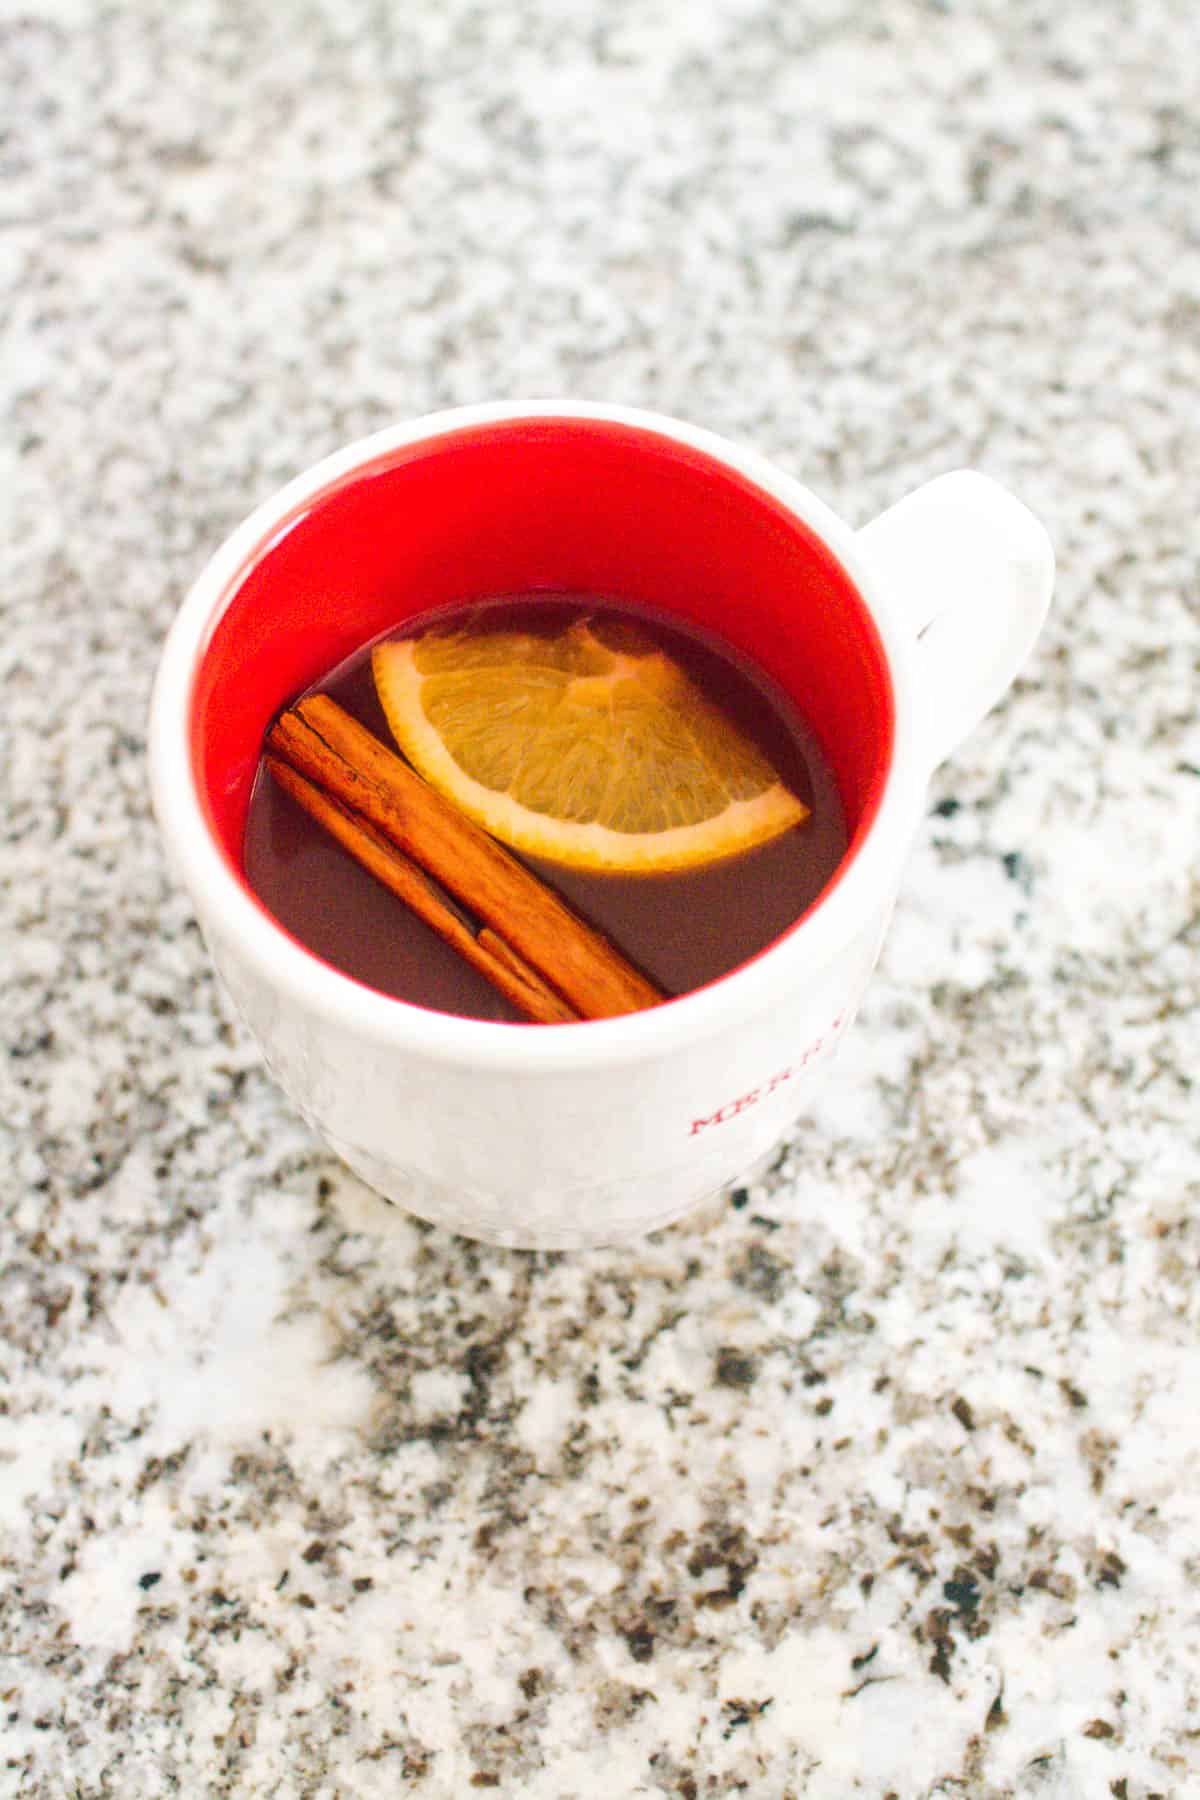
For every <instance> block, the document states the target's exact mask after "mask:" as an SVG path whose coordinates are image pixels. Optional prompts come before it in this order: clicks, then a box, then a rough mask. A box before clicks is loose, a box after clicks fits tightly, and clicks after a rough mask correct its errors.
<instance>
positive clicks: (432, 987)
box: [244, 595, 846, 1020]
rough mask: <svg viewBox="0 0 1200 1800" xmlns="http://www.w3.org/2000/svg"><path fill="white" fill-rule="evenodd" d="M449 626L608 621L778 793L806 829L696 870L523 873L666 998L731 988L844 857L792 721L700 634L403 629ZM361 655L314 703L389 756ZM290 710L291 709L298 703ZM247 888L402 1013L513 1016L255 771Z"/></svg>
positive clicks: (598, 604)
mask: <svg viewBox="0 0 1200 1800" xmlns="http://www.w3.org/2000/svg"><path fill="white" fill-rule="evenodd" d="M459 612H461V614H462V616H463V618H464V620H465V619H466V618H467V617H468V616H469V617H470V619H471V621H472V622H475V621H478V620H479V619H480V616H481V612H482V613H483V615H484V616H485V618H486V619H487V622H488V623H490V624H493V625H497V626H500V627H502V628H509V627H510V626H518V625H519V626H527V625H529V624H530V623H533V624H534V625H535V626H537V625H538V624H539V623H540V624H543V625H545V626H547V627H552V626H555V625H559V624H562V623H564V622H566V621H567V620H569V619H570V618H572V617H576V616H579V615H582V614H586V615H587V616H589V617H591V618H593V619H600V620H603V619H605V618H606V617H611V616H612V615H614V614H619V615H621V616H622V617H624V618H627V619H630V620H633V621H635V622H636V623H637V624H638V625H639V626H640V627H641V628H643V629H644V630H647V631H648V632H649V633H650V634H651V635H652V636H653V637H654V638H655V639H656V641H657V643H658V644H659V645H660V646H661V648H662V649H663V650H664V651H665V652H666V653H667V654H668V655H669V656H670V657H672V658H673V659H674V660H675V661H676V662H677V663H678V664H679V665H680V666H681V667H682V668H683V669H684V671H685V672H686V674H687V675H688V676H689V677H690V678H691V680H692V681H693V682H694V683H695V684H696V686H697V687H699V688H700V689H701V690H702V692H703V693H704V694H705V695H706V697H707V698H708V699H709V700H710V701H712V702H713V703H714V704H716V705H717V706H719V707H720V708H721V710H722V711H723V712H724V713H726V714H727V715H728V716H729V717H730V718H731V719H732V720H733V721H734V722H735V723H736V724H737V726H738V727H739V728H740V729H741V731H742V732H744V733H745V734H746V735H747V736H748V737H750V738H751V739H752V740H753V741H754V742H755V743H756V744H757V746H758V747H759V749H760V750H761V751H762V752H763V753H764V754H765V755H766V757H767V758H768V759H769V761H770V762H771V763H772V764H773V765H774V767H775V769H776V770H777V772H778V774H779V776H780V778H781V780H782V781H783V782H784V784H785V785H786V786H787V787H788V788H790V789H791V791H792V792H793V793H794V794H795V795H796V796H797V798H798V799H800V800H801V801H803V802H804V803H805V804H806V805H807V806H808V807H809V808H810V815H809V817H808V818H807V819H806V820H805V822H804V823H803V824H801V825H799V826H795V827H793V828H790V829H789V830H787V831H785V832H784V833H783V834H782V835H780V836H778V837H776V838H774V839H772V840H771V841H770V842H769V843H766V844H763V845H760V846H759V847H757V848H755V849H752V850H749V851H746V852H744V853H742V854H741V855H738V856H734V857H731V858H728V859H726V860H723V861H720V862H716V863H713V864H710V865H708V866H706V867H701V868H697V869H691V870H686V871H682V872H678V873H670V874H654V875H615V874H608V873H603V874H602V873H593V872H590V871H584V870H579V869H572V868H566V867H564V866H562V865H561V864H555V863H551V862H548V861H545V860H542V859H535V858H532V857H526V858H524V859H523V860H524V861H526V863H527V864H528V866H529V867H530V868H531V869H532V870H533V871H534V872H535V873H536V874H537V875H538V876H539V877H540V878H541V879H542V880H543V881H544V882H545V883H546V884H547V885H549V886H551V887H552V888H554V889H555V890H556V891H557V892H558V893H559V894H560V895H561V896H562V897H563V899H565V900H566V901H567V902H568V903H569V905H570V906H572V907H573V908H574V910H575V911H576V912H577V913H579V914H581V915H582V916H583V917H584V918H585V919H587V920H588V921H590V922H591V923H592V924H594V925H596V926H598V927H599V928H600V929H601V930H602V931H604V932H605V933H606V934H607V935H608V936H609V937H610V938H611V939H612V941H613V942H614V943H615V944H616V945H618V946H619V947H620V949H621V950H622V951H623V952H624V954H625V955H626V956H627V957H628V958H629V959H630V960H631V961H632V962H633V963H635V964H636V965H637V966H638V967H639V968H641V969H642V970H643V971H644V972H645V973H646V974H647V975H648V976H650V978H651V979H652V980H653V981H655V982H656V983H657V984H658V985H659V987H661V988H662V989H663V990H664V991H665V992H666V993H667V994H669V995H678V994H682V993H686V992H688V991H689V990H691V989H693V988H697V987H701V986H703V985H704V984H705V983H707V982H709V981H712V980H715V979H716V978H718V977H719V976H721V975H725V974H727V973H729V971H730V970H732V969H734V968H736V967H737V966H738V964H739V963H742V962H745V961H746V960H747V959H748V958H749V957H752V956H754V955H755V954H757V952H759V951H760V950H762V949H764V948H765V947H766V946H767V945H768V944H770V943H771V942H772V941H773V940H774V939H775V938H777V937H779V936H780V935H781V933H783V932H784V931H786V930H787V929H788V927H789V926H790V925H792V924H793V923H794V922H795V920H796V919H797V918H799V916H800V915H801V914H802V913H803V912H804V911H805V910H806V909H807V908H808V906H809V905H810V904H811V903H812V902H813V900H815V899H816V897H817V895H818V894H819V893H820V892H821V890H822V888H823V887H824V886H825V885H826V883H827V882H828V881H829V880H830V878H831V876H832V875H833V873H834V871H835V869H836V868H837V865H838V863H839V862H840V861H841V858H842V856H843V855H844V853H845V850H846V830H845V824H844V820H843V814H842V808H841V804H840V801H839V798H838V793H837V789H836V786H835V784H834V780H833V776H832V774H831V772H830V769H829V767H828V764H827V762H826V759H825V757H824V754H823V753H822V750H821V748H820V745H819V744H818V743H817V741H816V739H815V737H814V735H813V733H812V732H811V731H810V730H809V729H808V727H807V726H806V725H805V723H804V721H803V720H802V719H801V718H800V716H799V714H798V713H797V711H796V709H795V707H794V705H793V704H792V703H791V702H790V701H789V700H788V698H787V697H786V695H784V694H783V693H782V692H781V691H780V690H779V688H778V687H776V686H775V685H774V684H773V683H772V682H771V681H770V680H769V679H768V678H767V677H766V676H765V675H763V674H762V673H761V671H759V670H758V669H757V668H756V667H754V666H753V665H752V664H750V663H749V662H748V661H747V660H746V659H745V658H744V657H743V656H742V655H740V654H739V653H738V652H735V651H733V650H732V649H730V648H729V647H728V646H726V645H723V644H722V643H720V642H719V641H718V640H717V639H716V638H714V637H712V636H710V635H709V634H707V633H701V632H700V631H699V630H697V629H696V628H694V627H692V626H690V625H689V626H682V625H681V624H680V623H679V622H678V621H675V620H671V621H668V620H666V619H664V618H661V617H659V616H658V615H656V614H653V613H651V612H648V611H647V610H645V609H643V608H641V607H633V606H629V605H626V604H625V603H621V602H616V601H613V600H610V599H607V598H605V599H599V598H595V597H592V596H588V595H554V596H545V595H538V596H528V597H526V596H521V597H516V598H511V597H510V598H507V599H504V600H497V601H492V602H489V603H487V604H486V606H485V607H484V608H482V609H481V608H480V607H479V606H477V605H476V606H471V607H470V608H462V609H448V610H447V609H443V610H441V611H439V612H438V613H436V614H431V615H429V616H428V618H426V619H417V620H411V621H406V623H405V626H404V632H405V635H406V636H407V635H411V634H412V633H413V632H414V630H418V629H420V628H421V627H422V625H429V624H436V625H438V626H443V627H444V626H445V625H446V624H447V623H450V624H454V623H456V622H457V616H458V613H459ZM371 648H372V646H371V645H370V644H364V645H363V646H362V647H361V648H360V649H359V650H358V651H356V652H355V653H354V655H352V656H351V657H349V658H348V659H347V660H346V661H345V662H343V663H342V664H340V665H339V667H337V668H336V669H333V670H332V671H330V673H329V674H328V675H327V676H326V677H325V678H324V679H323V680H321V681H319V682H318V683H316V684H315V685H314V688H313V689H312V690H310V691H314V692H321V693H323V694H327V695H329V696H331V697H332V698H333V699H334V700H336V701H337V702H338V703H339V704H340V705H341V706H342V707H344V708H345V710H346V711H347V712H350V713H351V714H353V715H354V717H356V718H357V719H358V720H360V721H361V722H362V723H363V724H364V725H365V726H366V727H367V728H368V729H369V730H370V731H372V732H374V733H375V734H376V735H377V736H378V737H379V738H381V739H382V740H384V741H385V742H387V743H391V741H392V740H391V735H390V733H389V731H388V727H387V724H386V721H385V719H384V715H383V710H382V708H381V706H380V704H379V701H378V699H377V697H376V694H375V690H374V684H373V681H372V675H371V663H370V651H371ZM295 698H299V696H296V697H295ZM244 857H245V869H246V874H247V877H248V879H249V881H250V883H251V885H252V886H253V887H254V889H255V890H256V892H257V893H258V895H259V897H260V898H261V899H262V900H263V902H264V903H265V904H266V906H267V907H268V909H269V910H270V911H271V912H272V913H273V914H274V915H275V917H276V918H277V919H278V920H279V921H280V923H281V924H282V925H284V926H285V927H286V928H287V929H288V930H289V931H290V932H291V933H292V934H293V935H294V936H295V937H296V938H298V939H299V940H300V941H301V942H302V943H304V944H306V945H307V946H308V947H309V948H310V949H311V950H313V951H315V952H316V954H317V955H319V956H321V957H322V958H323V959H324V960H325V961H326V962H328V963H331V964H332V965H333V966H334V967H336V968H338V969H340V970H342V971H343V972H344V973H345V974H347V975H350V976H352V977H353V978H354V979H356V980H358V981H361V982H364V983H366V984H367V985H368V986H370V987H373V988H377V989H380V990H381V991H383V992H384V993H387V994H392V995H395V996H397V997H398V998H400V999H402V1000H407V1001H410V1002H412V1003H413V1004H416V1005H418V1006H424V1007H429V1008H433V1009H435V1010H439V1011H442V1012H450V1013H458V1014H461V1015H464V1016H466V1017H469V1018H479V1019H493V1020H515V1019H516V1018H517V1017H518V1015H517V1014H516V1012H515V1011H514V1010H513V1009H512V1007H511V1006H510V1005H509V1003H508V1002H507V1001H506V1000H505V999H504V998H503V996H502V995H501V994H500V993H498V992H497V991H496V990H495V989H494V988H493V987H492V986H491V985H490V984H489V983H488V982H487V981H486V980H485V979H484V978H483V976H482V975H480V974H478V973H476V971H475V970H473V969H472V968H471V967H469V965H468V964H467V963H466V962H464V961H463V960H462V958H461V957H460V956H459V955H458V954H457V953H456V952H455V951H454V950H452V949H450V948H449V947H448V946H447V945H446V944H444V943H443V942H442V941H441V940H440V939H439V938H438V937H437V936H436V935H435V933H434V932H433V931H432V930H431V929H430V928H429V927H428V926H427V925H425V924H423V923H422V921H421V920H420V919H418V918H416V917H415V916H414V915H413V914H412V913H410V912H409V911H408V909H407V908H406V907H405V906H404V905H403V904H402V902H400V901H399V900H397V899H396V898H395V897H394V896H393V895H392V894H391V893H389V892H388V891H387V890H386V889H385V888H383V887H381V886H380V885H379V884H378V883H377V882H376V881H375V880H374V879H373V877H372V876H371V875H369V874H368V873H367V872H366V871H365V870H364V869H363V868H361V867H360V866H359V865H358V864H357V863H356V862H355V861H354V860H353V859H352V858H351V857H350V856H348V855H347V854H346V853H345V852H344V851H343V850H342V849H340V848H339V846H338V845H337V844H336V843H335V842H334V841H333V840H332V839H331V838H330V837H328V836H327V835H326V833H325V832H323V831H322V829H321V827H320V826H318V825H317V824H316V823H314V821H313V820H312V819H311V818H310V817H309V816H308V815H307V813H305V812H304V811H303V810H302V809H301V808H300V807H299V806H298V805H297V804H296V802H295V801H293V800H292V799H291V798H290V797H289V796H288V795H287V794H285V793H283V792H282V791H281V789H280V788H279V787H278V785H277V784H276V783H275V782H274V781H273V780H272V779H271V778H270V776H269V775H268V774H267V773H266V771H265V770H264V769H261V768H260V770H259V773H258V777H257V779H256V781H255V785H254V790H253V794H252V796H251V801H250V808H249V814H248V817H247V823H246V832H245V844H244Z"/></svg>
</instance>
